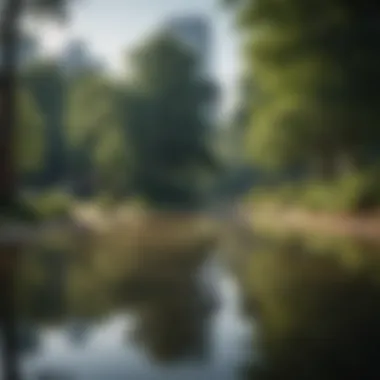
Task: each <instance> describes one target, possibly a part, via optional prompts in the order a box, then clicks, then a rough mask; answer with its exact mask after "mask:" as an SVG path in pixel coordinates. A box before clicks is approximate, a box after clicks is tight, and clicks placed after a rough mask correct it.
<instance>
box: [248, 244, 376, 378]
mask: <svg viewBox="0 0 380 380" xmlns="http://www.w3.org/2000/svg"><path fill="white" fill-rule="evenodd" d="M360 247H361V248H360ZM375 251H377V253H379V252H378V251H379V250H378V249H375ZM373 252H374V249H372V251H367V250H366V249H365V248H364V247H363V246H359V249H358V250H357V251H356V255H357V260H353V256H355V250H354V249H353V247H352V246H351V247H336V248H334V247H330V248H327V247H321V248H320V249H318V250H317V249H316V248H313V249H311V248H307V247H306V246H304V245H302V244H299V245H294V244H292V245H290V246H288V245H287V244H285V243H282V244H280V245H277V247H276V246H274V247H273V249H272V250H269V251H265V252H256V253H255V255H254V256H253V257H252V259H251V262H250V263H249V265H247V266H246V267H247V271H246V272H245V278H244V281H243V285H244V289H245V293H246V298H247V304H248V305H250V306H251V308H249V307H248V312H249V313H251V315H252V316H253V317H254V318H255V319H256V320H257V321H258V324H259V326H260V337H259V342H258V344H259V348H260V349H261V352H262V354H263V356H264V359H265V361H264V362H263V363H261V366H260V368H256V369H255V370H253V371H250V376H249V377H250V378H254V379H270V380H272V379H281V380H282V379H300V380H304V379H305V380H306V379H307V380H314V379H315V380H317V379H318V380H321V379H331V380H333V379H334V380H336V379H348V378H350V379H378V378H380V368H379V366H378V355H379V349H380V283H379V279H380V272H379V268H380V267H379V264H380V256H379V255H373ZM354 262H356V266H355V265H353V263H354Z"/></svg>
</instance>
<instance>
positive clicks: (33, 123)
mask: <svg viewBox="0 0 380 380" xmlns="http://www.w3.org/2000/svg"><path fill="white" fill-rule="evenodd" d="M16 107H17V108H16V111H17V112H16V141H15V142H16V145H15V150H14V153H15V154H16V158H15V161H16V165H17V166H16V169H17V173H19V174H22V173H25V172H30V171H34V170H35V169H36V168H38V167H39V166H40V165H41V163H42V162H43V160H42V159H43V150H44V145H45V144H44V126H45V125H44V122H43V119H42V117H41V113H40V112H39V110H38V107H37V105H36V103H35V102H34V99H33V97H32V96H31V94H30V93H29V92H28V91H26V90H25V89H20V90H19V93H18V97H17V103H16Z"/></svg>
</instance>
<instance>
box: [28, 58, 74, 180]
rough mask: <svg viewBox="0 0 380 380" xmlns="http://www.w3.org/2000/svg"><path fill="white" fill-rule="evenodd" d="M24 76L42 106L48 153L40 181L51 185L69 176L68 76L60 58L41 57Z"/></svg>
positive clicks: (29, 88)
mask: <svg viewBox="0 0 380 380" xmlns="http://www.w3.org/2000/svg"><path fill="white" fill-rule="evenodd" d="M21 80H22V82H23V84H24V86H25V87H27V88H28V90H29V91H30V93H31V94H32V95H33V97H34V98H35V101H36V103H37V105H38V107H39V108H40V110H41V113H42V116H43V121H44V123H45V125H46V128H45V135H44V140H45V154H44V160H43V165H42V168H41V173H40V174H41V175H40V182H41V183H42V184H44V185H51V184H54V183H55V182H57V181H60V180H62V179H63V178H65V175H66V174H67V173H66V170H67V151H66V150H67V141H66V140H67V139H66V132H65V117H64V115H65V114H66V108H67V104H66V98H67V85H68V80H67V78H65V77H64V76H63V75H62V70H61V68H60V67H59V65H58V64H57V63H56V62H53V61H51V62H50V61H42V62H41V61H39V62H35V63H34V64H33V65H32V66H30V67H28V68H27V69H26V70H25V71H24V72H22V73H21Z"/></svg>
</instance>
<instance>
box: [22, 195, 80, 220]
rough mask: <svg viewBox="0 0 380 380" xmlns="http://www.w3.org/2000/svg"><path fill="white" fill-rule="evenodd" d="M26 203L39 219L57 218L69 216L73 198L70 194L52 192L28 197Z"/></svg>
mask: <svg viewBox="0 0 380 380" xmlns="http://www.w3.org/2000/svg"><path fill="white" fill-rule="evenodd" d="M25 203H26V204H27V205H28V206H29V208H30V209H31V210H33V211H34V212H35V213H36V215H37V216H38V217H39V218H42V219H45V218H57V217H64V216H67V215H68V213H69V210H70V207H71V205H72V203H73V198H72V196H71V195H70V194H68V193H65V192H62V191H59V190H51V191H48V192H44V193H41V194H38V195H35V196H29V197H26V199H25Z"/></svg>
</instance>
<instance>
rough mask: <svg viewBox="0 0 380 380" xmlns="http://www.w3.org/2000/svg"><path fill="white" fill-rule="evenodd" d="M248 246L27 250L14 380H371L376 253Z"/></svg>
mask: <svg viewBox="0 0 380 380" xmlns="http://www.w3.org/2000/svg"><path fill="white" fill-rule="evenodd" d="M253 242H254V243H252V244H248V243H247V242H245V243H244V244H238V243H239V239H237V243H236V242H235V243H236V244H232V245H229V246H228V249H227V248H226V247H227V245H225V244H224V243H223V244H222V243H220V242H219V243H218V244H213V245H210V244H199V243H198V242H193V243H191V242H187V243H186V244H184V245H183V246H175V245H174V244H173V245H170V244H169V245H168V246H166V247H165V249H163V248H162V247H159V245H155V244H154V243H152V242H150V244H146V245H145V248H144V249H143V250H142V246H141V244H140V245H136V246H133V245H131V244H129V245H128V248H126V245H125V244H123V242H122V241H116V240H112V241H109V240H108V241H106V242H105V241H96V242H92V244H90V245H89V246H83V245H82V246H81V247H80V248H79V247H76V248H75V249H73V248H72V247H71V248H70V249H63V248H62V247H54V248H53V247H45V246H40V247H33V248H32V247H29V248H28V249H27V250H24V252H23V253H22V255H21V259H20V265H19V272H18V277H17V278H18V281H17V295H18V296H17V297H18V298H17V300H18V316H19V328H20V359H21V368H22V373H23V379H25V380H28V379H31V380H32V379H55V378H56V379H58V378H62V379H64V378H67V379H83V380H85V379H99V380H100V379H122V378H123V379H152V380H154V379H157V380H159V379H185V380H187V379H189V380H190V379H214V378H215V379H221V380H227V379H231V380H235V379H236V380H242V379H256V380H277V379H278V380H279V379H281V380H283V379H296V380H314V379H315V380H322V379H323V380H326V379H331V380H340V379H342V380H343V379H347V378H351V379H379V378H380V368H379V366H378V361H379V357H380V249H379V247H378V246H376V245H372V244H371V245H369V244H367V243H365V242H357V241H348V240H344V241H337V240H331V239H330V240H328V241H327V240H326V239H320V238H318V239H310V238H308V239H306V238H305V237H302V238H299V237H297V238H295V237H289V236H288V237H282V238H281V239H280V238H276V239H274V238H270V239H269V238H265V239H263V238H261V239H256V238H255V239H253ZM227 251H228V252H227ZM21 332H22V333H21ZM48 376H51V377H48ZM59 376H61V377H59Z"/></svg>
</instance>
